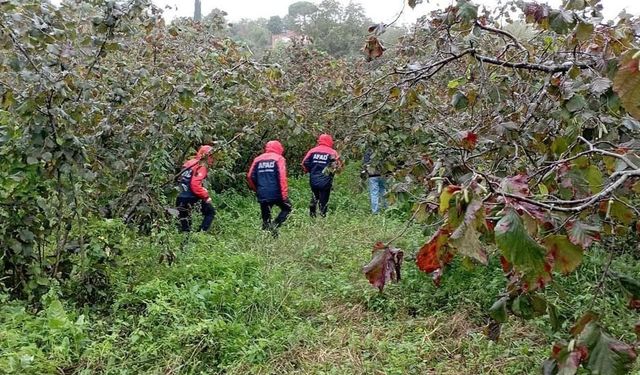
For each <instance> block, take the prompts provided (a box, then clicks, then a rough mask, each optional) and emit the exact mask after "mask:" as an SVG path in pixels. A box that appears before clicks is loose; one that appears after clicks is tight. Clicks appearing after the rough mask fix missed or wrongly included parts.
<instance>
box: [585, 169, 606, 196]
mask: <svg viewBox="0 0 640 375" xmlns="http://www.w3.org/2000/svg"><path fill="white" fill-rule="evenodd" d="M584 175H585V179H586V180H587V182H588V183H589V188H590V189H591V193H593V194H597V193H599V192H601V191H602V186H603V183H604V182H603V181H604V178H603V177H602V172H600V168H598V167H596V166H595V165H591V166H589V167H588V168H587V169H586V170H585V171H584Z"/></svg>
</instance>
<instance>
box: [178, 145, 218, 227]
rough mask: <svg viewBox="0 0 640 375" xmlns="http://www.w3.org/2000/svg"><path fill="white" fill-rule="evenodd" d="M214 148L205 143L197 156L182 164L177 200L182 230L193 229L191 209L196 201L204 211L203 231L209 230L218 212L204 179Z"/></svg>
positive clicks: (211, 162)
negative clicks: (212, 202)
mask: <svg viewBox="0 0 640 375" xmlns="http://www.w3.org/2000/svg"><path fill="white" fill-rule="evenodd" d="M212 150H213V147H211V146H209V145H203V146H201V147H200V149H199V150H198V153H197V154H196V156H195V158H193V159H190V160H187V161H186V162H185V163H184V164H183V165H182V171H181V172H180V175H179V176H178V184H179V187H180V193H179V194H178V198H177V200H176V206H177V207H178V218H179V223H180V225H179V229H180V230H181V231H182V232H189V231H190V230H191V209H192V208H193V206H194V205H195V204H196V203H198V202H200V210H201V212H202V224H201V225H200V230H201V231H207V230H209V228H210V227H211V223H212V222H213V218H214V216H215V214H216V211H215V209H214V208H213V205H212V204H211V197H210V196H209V192H208V191H207V189H206V188H205V187H204V181H205V179H206V178H207V173H208V170H207V167H209V166H211V165H213V155H211V151H212Z"/></svg>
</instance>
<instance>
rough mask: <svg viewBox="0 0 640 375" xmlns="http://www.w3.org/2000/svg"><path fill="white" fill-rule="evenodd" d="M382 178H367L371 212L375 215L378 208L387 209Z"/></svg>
mask: <svg viewBox="0 0 640 375" xmlns="http://www.w3.org/2000/svg"><path fill="white" fill-rule="evenodd" d="M384 185H385V184H384V177H382V176H375V177H369V198H371V212H373V213H374V214H377V213H378V211H379V210H380V207H382V208H387V200H386V199H385V198H384V193H385V186H384Z"/></svg>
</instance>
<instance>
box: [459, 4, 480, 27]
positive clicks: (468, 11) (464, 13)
mask: <svg viewBox="0 0 640 375" xmlns="http://www.w3.org/2000/svg"><path fill="white" fill-rule="evenodd" d="M458 15H459V16H460V18H462V20H463V21H465V22H471V21H474V20H475V19H476V18H478V6H477V5H474V4H472V3H471V2H469V1H466V0H458Z"/></svg>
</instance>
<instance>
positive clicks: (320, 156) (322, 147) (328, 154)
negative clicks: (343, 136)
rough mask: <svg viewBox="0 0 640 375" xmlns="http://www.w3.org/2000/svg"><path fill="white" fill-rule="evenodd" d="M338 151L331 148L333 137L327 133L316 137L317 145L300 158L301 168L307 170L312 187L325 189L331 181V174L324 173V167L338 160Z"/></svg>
mask: <svg viewBox="0 0 640 375" xmlns="http://www.w3.org/2000/svg"><path fill="white" fill-rule="evenodd" d="M339 159H340V156H339V155H338V152H337V151H336V150H334V149H333V138H331V136H330V135H329V134H321V135H320V137H318V145H317V146H316V147H314V148H312V149H311V150H309V152H307V154H306V155H305V156H304V159H302V170H303V171H304V172H305V173H306V172H309V182H310V184H311V187H312V188H319V189H325V188H327V187H330V186H331V184H332V183H333V174H328V175H327V174H324V169H325V168H326V167H327V166H328V165H330V164H331V163H332V162H334V161H339Z"/></svg>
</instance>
